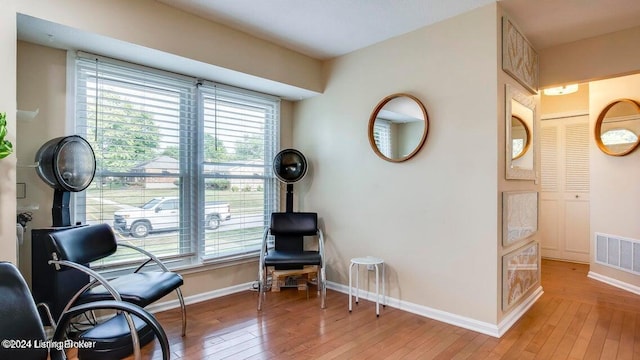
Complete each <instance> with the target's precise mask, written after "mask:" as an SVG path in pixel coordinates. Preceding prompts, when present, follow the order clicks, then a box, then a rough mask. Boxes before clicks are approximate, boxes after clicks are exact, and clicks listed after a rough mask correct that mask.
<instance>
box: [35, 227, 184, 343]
mask: <svg viewBox="0 0 640 360" xmlns="http://www.w3.org/2000/svg"><path fill="white" fill-rule="evenodd" d="M49 236H50V237H51V240H52V241H51V242H50V244H48V246H50V249H49V253H50V254H51V256H52V260H49V263H50V264H52V265H53V266H55V268H56V270H58V271H65V270H68V269H78V270H80V271H83V272H85V273H86V274H88V275H89V276H91V277H92V278H93V280H92V281H91V282H89V283H88V284H87V285H86V286H84V287H83V288H82V289H80V290H79V291H78V292H77V293H76V295H75V296H74V297H73V298H72V299H71V300H70V301H69V304H67V307H69V306H73V305H78V304H85V303H92V302H95V301H99V300H113V299H114V296H113V294H112V292H111V291H109V287H112V288H113V289H114V290H115V292H116V293H117V294H118V296H120V297H121V298H122V300H123V301H126V302H130V303H133V304H136V305H138V306H140V307H145V306H147V305H149V304H151V303H153V302H155V301H157V300H159V299H160V298H162V297H164V296H165V295H168V294H170V293H171V292H173V291H175V292H176V293H177V295H178V300H179V302H180V308H181V310H182V336H184V335H185V332H186V326H187V317H186V307H185V304H184V298H183V297H182V292H181V291H180V286H182V284H183V279H182V276H180V275H179V274H177V273H174V272H171V271H169V270H168V269H167V267H166V266H165V265H164V264H163V263H162V262H161V261H160V260H159V259H158V258H157V257H156V256H154V255H153V254H151V253H149V252H148V251H146V250H144V249H141V248H138V247H136V246H133V245H129V244H124V243H120V244H119V243H118V242H117V241H116V237H115V234H114V232H113V230H112V229H111V227H110V226H109V225H108V224H98V225H87V226H80V227H74V228H69V229H65V230H61V231H56V232H53V233H51V234H49ZM119 246H121V247H126V248H131V249H134V250H136V251H138V252H140V253H142V254H144V255H145V256H147V260H146V261H144V262H143V263H142V264H141V265H140V266H138V268H137V269H136V270H135V271H134V272H133V273H129V274H125V275H122V276H119V277H116V278H113V279H109V280H106V279H104V278H103V277H102V276H101V275H100V274H98V273H97V272H95V271H94V270H92V269H91V268H89V267H87V266H85V265H84V264H88V263H90V262H93V261H96V260H100V259H103V258H106V257H108V256H110V255H112V254H113V253H115V252H116V250H117V248H118V247H119ZM150 263H151V264H154V265H156V266H157V267H158V268H159V270H154V271H141V270H142V269H143V267H145V266H146V265H147V264H150Z"/></svg>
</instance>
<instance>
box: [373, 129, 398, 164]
mask: <svg viewBox="0 0 640 360" xmlns="http://www.w3.org/2000/svg"><path fill="white" fill-rule="evenodd" d="M373 140H374V141H375V143H376V145H377V146H378V150H380V152H381V153H382V155H384V156H386V157H388V158H392V157H393V154H392V153H391V121H388V120H382V119H376V121H375V123H374V125H373Z"/></svg>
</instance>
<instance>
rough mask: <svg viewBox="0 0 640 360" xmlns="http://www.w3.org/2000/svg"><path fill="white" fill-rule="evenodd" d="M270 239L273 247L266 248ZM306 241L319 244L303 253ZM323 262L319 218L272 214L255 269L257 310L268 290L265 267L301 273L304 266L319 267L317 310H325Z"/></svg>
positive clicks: (296, 214)
mask: <svg viewBox="0 0 640 360" xmlns="http://www.w3.org/2000/svg"><path fill="white" fill-rule="evenodd" d="M269 236H273V240H274V247H273V248H269V246H268V240H269ZM305 237H315V238H317V240H318V246H317V250H305V247H304V239H305ZM325 264H326V263H325V259H324V237H323V234H322V230H321V229H320V228H318V214H317V213H309V212H278V213H272V214H271V224H270V226H269V227H268V228H267V229H265V231H264V235H263V237H262V248H261V250H260V264H259V269H258V310H262V302H263V300H264V297H265V293H266V290H267V267H274V268H275V269H276V270H290V269H302V268H303V267H304V266H309V265H313V266H317V267H318V292H319V293H320V307H321V308H322V309H324V308H325V298H326V292H327V286H326V274H325Z"/></svg>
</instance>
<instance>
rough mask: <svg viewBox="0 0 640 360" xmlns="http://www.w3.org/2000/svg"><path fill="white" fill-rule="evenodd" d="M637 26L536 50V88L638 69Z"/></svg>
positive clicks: (631, 71) (633, 71)
mask: <svg viewBox="0 0 640 360" xmlns="http://www.w3.org/2000/svg"><path fill="white" fill-rule="evenodd" d="M639 37H640V27H636V28H631V29H627V30H623V31H618V32H615V33H611V34H607V35H603V36H598V37H594V38H589V39H584V40H580V41H576V42H573V43H569V44H564V45H559V46H555V47H551V48H547V49H543V50H541V51H540V54H539V55H540V87H541V88H545V87H550V86H555V85H563V84H568V83H582V82H588V81H591V80H601V79H606V78H610V77H614V76H620V75H628V74H631V73H637V72H638V71H640V47H639V46H638V38H639Z"/></svg>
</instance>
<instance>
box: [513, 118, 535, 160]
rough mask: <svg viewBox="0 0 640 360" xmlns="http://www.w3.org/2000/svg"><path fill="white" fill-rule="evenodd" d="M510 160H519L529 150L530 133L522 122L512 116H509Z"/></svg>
mask: <svg viewBox="0 0 640 360" xmlns="http://www.w3.org/2000/svg"><path fill="white" fill-rule="evenodd" d="M511 141H512V142H513V144H512V146H511V151H512V154H511V159H512V160H515V159H519V158H521V157H522V156H523V155H524V154H526V153H527V150H529V146H530V145H531V132H529V127H528V126H527V124H525V122H524V120H522V119H521V118H519V117H517V116H515V115H512V116H511Z"/></svg>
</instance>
